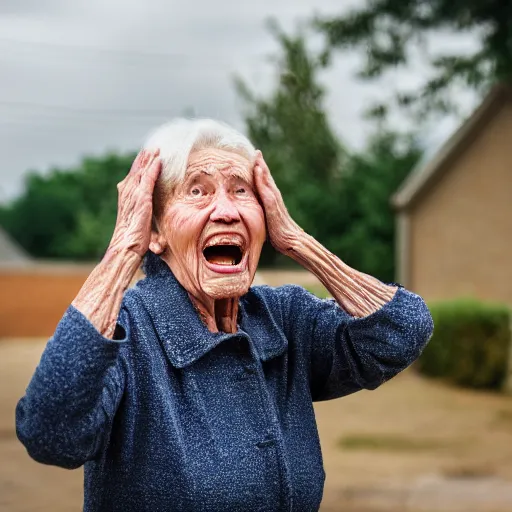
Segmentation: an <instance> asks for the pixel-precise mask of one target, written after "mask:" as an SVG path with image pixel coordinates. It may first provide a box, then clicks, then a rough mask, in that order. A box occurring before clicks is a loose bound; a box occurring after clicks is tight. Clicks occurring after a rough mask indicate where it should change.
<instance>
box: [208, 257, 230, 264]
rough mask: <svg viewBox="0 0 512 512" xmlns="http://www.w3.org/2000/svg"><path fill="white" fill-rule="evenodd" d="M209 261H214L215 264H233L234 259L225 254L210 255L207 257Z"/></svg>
mask: <svg viewBox="0 0 512 512" xmlns="http://www.w3.org/2000/svg"><path fill="white" fill-rule="evenodd" d="M208 261H209V262H210V263H215V264H216V265H234V264H235V260H234V259H232V258H227V257H225V256H212V257H211V258H209V259H208Z"/></svg>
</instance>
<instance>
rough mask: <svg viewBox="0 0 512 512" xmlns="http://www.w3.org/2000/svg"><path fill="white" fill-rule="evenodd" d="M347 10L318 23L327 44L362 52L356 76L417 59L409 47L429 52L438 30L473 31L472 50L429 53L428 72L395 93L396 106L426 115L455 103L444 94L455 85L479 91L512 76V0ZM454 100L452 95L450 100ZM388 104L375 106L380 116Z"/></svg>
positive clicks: (370, 4) (418, 1)
mask: <svg viewBox="0 0 512 512" xmlns="http://www.w3.org/2000/svg"><path fill="white" fill-rule="evenodd" d="M361 4H362V6H361V7H357V8H355V9H352V10H351V11H349V12H348V13H347V14H345V15H342V16H339V17H335V18H329V19H321V20H318V21H317V25H318V27H319V28H320V29H321V30H322V31H323V32H324V33H325V34H326V36H327V40H328V44H329V45H330V46H331V47H334V48H338V49H342V50H346V49H357V50H362V51H363V52H364V54H365V59H364V65H363V67H362V69H361V71H360V76H361V77H363V78H367V79H373V78H377V77H380V76H381V75H382V74H383V73H384V72H386V71H388V70H391V69H396V68H398V67H401V66H402V67H403V66H406V65H407V64H409V62H410V60H411V59H414V58H417V57H416V55H417V54H415V53H414V52H413V51H412V50H414V49H420V50H421V51H423V52H426V51H427V46H426V44H425V43H426V41H427V40H428V37H429V36H431V35H432V34H433V33H435V31H436V30H440V29H444V30H446V29H448V30H452V31H453V32H454V33H471V34H473V35H474V37H475V38H476V39H477V41H478V48H477V49H476V50H475V51H474V52H473V53H469V54H467V53H441V54H438V55H430V56H429V60H430V64H431V65H432V66H433V73H432V76H431V77H430V78H429V79H427V80H426V81H425V83H424V84H423V85H422V87H420V88H419V89H418V88H417V89H416V90H413V91H411V90H404V91H399V92H398V94H397V97H396V100H397V102H398V104H399V105H402V106H407V107H414V112H415V113H416V114H417V115H418V116H419V115H424V114H425V113H427V112H429V111H431V110H434V111H435V110H439V109H441V110H446V109H449V108H450V107H451V106H453V101H451V98H449V95H448V94H447V92H448V89H449V87H451V86H453V85H454V84H459V85H462V86H464V87H467V88H471V89H476V90H478V91H483V90H484V89H486V88H488V87H489V85H491V84H492V83H495V82H498V81H509V80H510V79H511V77H512V1H511V0H465V1H461V0H433V1H430V2H425V1H423V0H366V2H361ZM452 99H453V98H452ZM385 111H386V105H385V104H382V105H379V106H377V107H376V108H375V109H374V113H379V114H383V113H385Z"/></svg>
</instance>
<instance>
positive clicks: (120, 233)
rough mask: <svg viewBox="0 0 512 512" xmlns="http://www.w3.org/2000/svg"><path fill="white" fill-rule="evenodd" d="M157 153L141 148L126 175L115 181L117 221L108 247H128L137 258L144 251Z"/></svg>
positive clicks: (122, 248)
mask: <svg viewBox="0 0 512 512" xmlns="http://www.w3.org/2000/svg"><path fill="white" fill-rule="evenodd" d="M158 155H159V151H158V150H156V151H147V150H142V151H141V152H140V153H139V154H138V155H137V158H136V159H135V160H134V162H133V164H132V167H131V169H130V172H129V173H128V175H127V176H126V178H125V179H124V180H123V181H121V182H120V183H118V185H117V190H118V204H117V220H116V227H115V229H114V234H113V236H112V240H111V241H110V245H109V248H110V249H112V248H113V249H115V250H128V251H131V252H134V253H135V254H137V255H138V256H140V257H141V258H142V257H143V256H144V254H145V253H146V251H147V250H148V247H149V242H150V238H151V219H152V215H153V190H154V188H155V183H156V180H157V179H158V176H159V174H160V170H161V161H160V159H159V158H158Z"/></svg>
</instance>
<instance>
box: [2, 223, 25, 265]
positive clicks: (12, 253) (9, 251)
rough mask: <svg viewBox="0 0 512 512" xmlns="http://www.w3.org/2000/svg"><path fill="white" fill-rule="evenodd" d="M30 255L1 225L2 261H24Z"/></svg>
mask: <svg viewBox="0 0 512 512" xmlns="http://www.w3.org/2000/svg"><path fill="white" fill-rule="evenodd" d="M28 261H30V257H29V255H28V254H27V253H26V252H25V251H24V250H23V249H22V248H21V247H20V246H19V245H18V244H17V243H15V242H14V241H13V240H12V239H11V238H10V237H9V236H8V235H7V233H6V232H5V231H4V230H3V229H2V228H1V227H0V263H23V262H28Z"/></svg>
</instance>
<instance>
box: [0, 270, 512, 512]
mask: <svg viewBox="0 0 512 512" xmlns="http://www.w3.org/2000/svg"><path fill="white" fill-rule="evenodd" d="M262 277H263V279H264V280H265V281H266V282H268V283H269V284H281V283H280V282H278V281H279V278H278V277H276V276H270V277H273V278H274V279H273V281H272V280H271V279H269V276H268V275H265V274H264V275H263V276H262ZM285 277H286V279H285V281H287V282H297V276H296V278H295V280H288V278H290V279H291V278H292V277H293V276H292V277H290V276H285ZM302 282H303V281H302ZM44 344H45V341H44V340H43V341H41V340H7V339H3V340H0V511H1V512H70V511H79V510H81V507H82V471H81V470H75V471H67V470H63V469H58V468H54V467H48V466H43V465H40V464H37V463H36V462H33V461H32V460H31V459H30V458H29V457H28V455H27V454H26V452H25V450H24V448H23V446H22V445H21V444H20V443H19V442H18V441H17V439H16V436H15V433H14V408H15V405H16V402H17V400H18V399H19V398H20V397H21V396H22V394H23V392H24V389H25V387H26V385H27V383H28V381H29V379H30V377H31V375H32V373H33V371H34V369H35V366H36V365H37V363H38V361H39V357H40V355H41V352H42V350H43V348H44ZM315 411H316V416H317V422H318V427H319V431H320V439H321V444H322V450H323V454H324V464H325V470H326V473H327V480H326V485H325V492H324V501H323V504H322V509H321V510H322V511H323V512H334V511H344V512H355V511H357V512H360V511H361V512H362V511H363V510H364V512H369V511H371V512H373V511H381V510H393V511H394V512H402V511H404V512H406V511H407V512H438V511H443V512H445V511H446V512H448V511H453V512H473V511H474V512H480V511H485V512H505V511H506V510H508V511H510V510H512V398H510V397H506V396H499V395H493V394H487V393H476V392H471V391H465V390H460V389H454V388H450V387H447V386H445V385H443V384H441V383H438V382H433V381H429V380H426V379H423V378H421V377H419V376H417V375H416V374H415V373H414V372H413V371H407V372H404V373H403V374H402V375H400V376H398V377H397V378H395V379H394V380H392V381H391V382H389V383H387V384H385V385H384V386H382V387H381V388H380V389H378V390H376V391H371V392H369V391H363V392H360V393H356V394H354V395H352V396H349V397H346V398H343V399H340V400H334V401H329V402H323V403H318V404H316V406H315Z"/></svg>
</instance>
